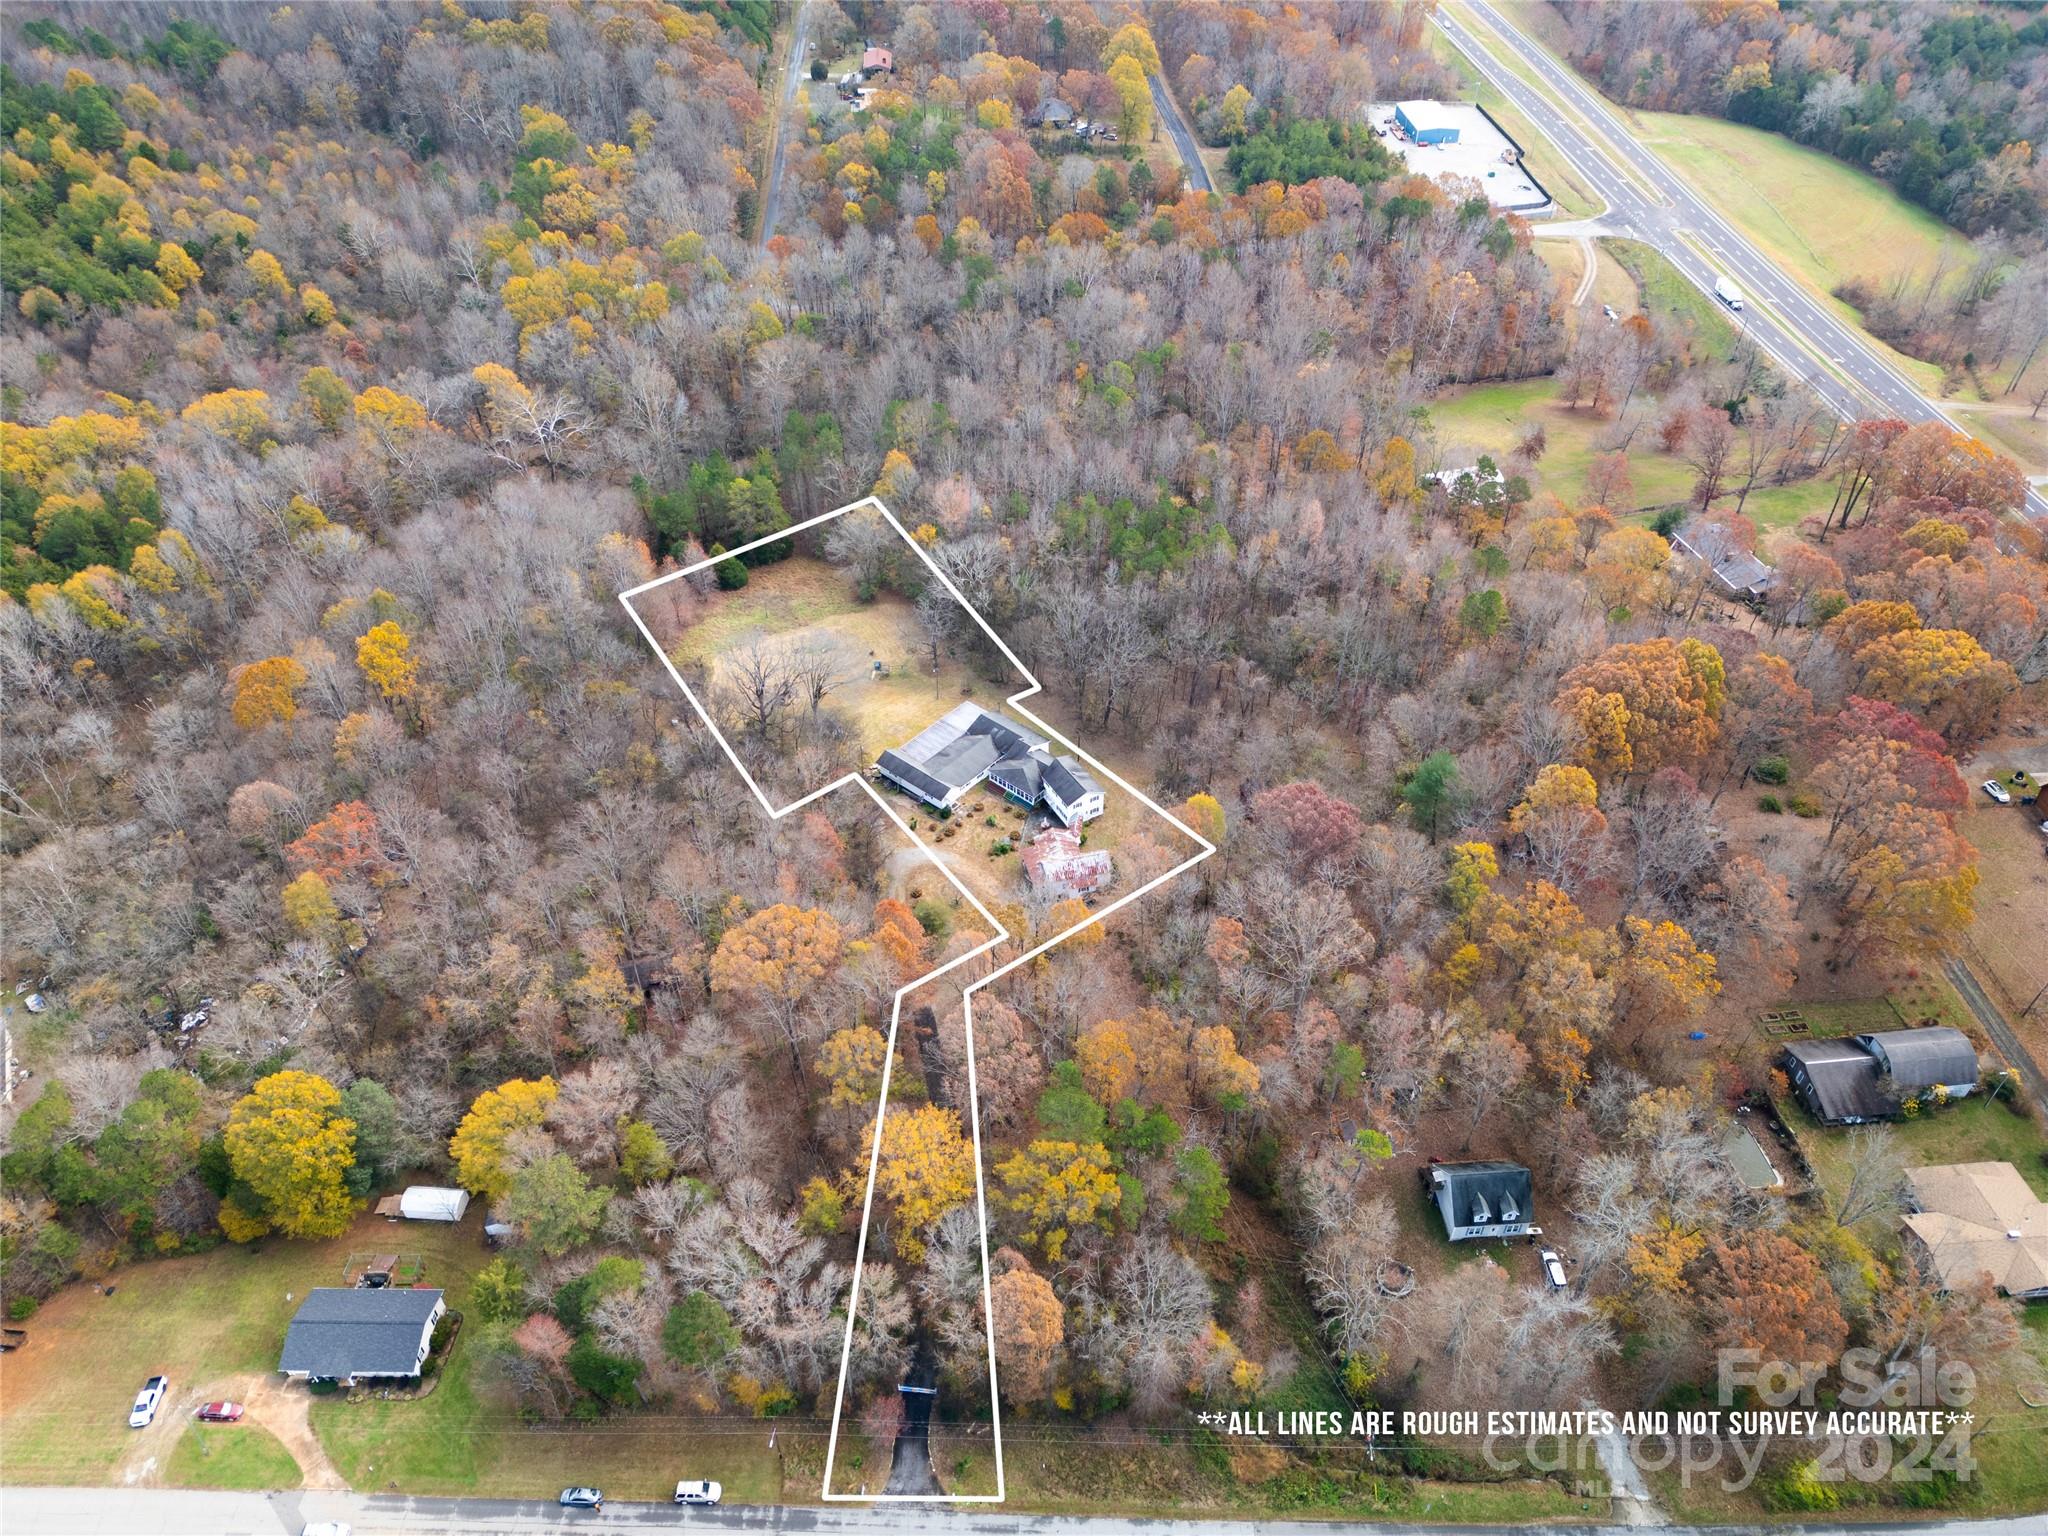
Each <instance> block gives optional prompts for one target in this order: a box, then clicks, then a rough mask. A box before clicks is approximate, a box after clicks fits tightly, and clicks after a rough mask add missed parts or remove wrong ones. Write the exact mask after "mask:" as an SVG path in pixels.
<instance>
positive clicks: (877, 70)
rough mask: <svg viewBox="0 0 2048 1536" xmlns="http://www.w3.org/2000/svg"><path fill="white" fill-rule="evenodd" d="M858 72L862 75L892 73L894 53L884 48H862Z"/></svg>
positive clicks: (893, 71)
mask: <svg viewBox="0 0 2048 1536" xmlns="http://www.w3.org/2000/svg"><path fill="white" fill-rule="evenodd" d="M860 72H861V73H862V74H863V75H890V74H894V73H895V72H896V55H895V54H893V53H891V52H890V51H889V50H888V49H886V48H868V49H864V50H863V51H862V53H861V56H860Z"/></svg>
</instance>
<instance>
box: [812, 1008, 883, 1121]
mask: <svg viewBox="0 0 2048 1536" xmlns="http://www.w3.org/2000/svg"><path fill="white" fill-rule="evenodd" d="M888 1059H889V1043H888V1041H887V1040H885V1039H884V1038H883V1037H882V1032H881V1031H880V1030H878V1029H876V1028H875V1027H874V1026H873V1025H869V1024H855V1025H852V1026H851V1027H849V1028H846V1029H842V1030H838V1031H836V1032H835V1033H833V1034H831V1035H828V1036H827V1037H826V1038H825V1044H824V1046H823V1047H822V1048H821V1049H820V1050H819V1052H818V1071H819V1072H820V1073H822V1074H823V1075H824V1078H825V1081H826V1082H828V1083H830V1084H831V1085H832V1092H831V1095H830V1097H829V1099H828V1101H827V1102H829V1103H832V1104H839V1105H850V1106H853V1107H856V1108H857V1107H859V1106H862V1105H866V1104H872V1103H873V1102H874V1101H875V1096H876V1095H877V1094H879V1093H880V1092H881V1091H882V1068H883V1066H884V1064H885V1063H886V1062H887V1061H888Z"/></svg>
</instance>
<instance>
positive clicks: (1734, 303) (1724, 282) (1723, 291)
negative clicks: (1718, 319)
mask: <svg viewBox="0 0 2048 1536" xmlns="http://www.w3.org/2000/svg"><path fill="white" fill-rule="evenodd" d="M1714 297H1715V298H1717V299H1719V300H1720V301H1721V302H1722V303H1723V304H1726V305H1727V306H1728V307H1729V308H1730V309H1740V308H1742V290H1741V289H1740V288H1738V287H1736V286H1735V285H1734V284H1733V283H1731V282H1729V281H1728V279H1727V278H1725V277H1722V278H1716V279H1715V280H1714Z"/></svg>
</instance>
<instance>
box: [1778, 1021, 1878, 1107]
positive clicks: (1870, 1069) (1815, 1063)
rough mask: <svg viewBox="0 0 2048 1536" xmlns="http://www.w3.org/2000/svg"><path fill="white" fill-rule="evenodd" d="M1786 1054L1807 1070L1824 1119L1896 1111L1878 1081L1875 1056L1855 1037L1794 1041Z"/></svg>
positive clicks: (1786, 1049)
mask: <svg viewBox="0 0 2048 1536" xmlns="http://www.w3.org/2000/svg"><path fill="white" fill-rule="evenodd" d="M1785 1054H1786V1056H1787V1057H1789V1058H1790V1059H1791V1060H1793V1061H1796V1062H1797V1063H1798V1064H1799V1065H1800V1066H1801V1067H1802V1068H1804V1069H1805V1072H1806V1081H1807V1083H1808V1085H1809V1086H1810V1087H1811V1089H1812V1091H1813V1097H1814V1101H1815V1102H1816V1103H1817V1104H1818V1105H1819V1106H1820V1114H1821V1118H1822V1119H1824V1120H1881V1119H1884V1118H1885V1117H1887V1116H1889V1115H1893V1114H1896V1113H1897V1112H1898V1105H1897V1103H1896V1102H1895V1101H1893V1100H1892V1099H1890V1098H1888V1097H1887V1096H1886V1095H1885V1092H1884V1090H1883V1088H1882V1087H1881V1086H1880V1084H1879V1081H1878V1070H1877V1058H1876V1057H1874V1056H1872V1055H1871V1054H1870V1052H1868V1051H1866V1050H1865V1049H1863V1047H1862V1045H1861V1044H1860V1043H1859V1042H1857V1041H1855V1040H1795V1041H1793V1042H1792V1043H1791V1044H1790V1045H1788V1046H1786V1047H1785Z"/></svg>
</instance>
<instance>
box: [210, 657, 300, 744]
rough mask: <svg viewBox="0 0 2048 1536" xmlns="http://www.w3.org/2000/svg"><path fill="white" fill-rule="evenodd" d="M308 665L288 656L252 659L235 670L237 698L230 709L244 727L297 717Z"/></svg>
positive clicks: (248, 728)
mask: <svg viewBox="0 0 2048 1536" xmlns="http://www.w3.org/2000/svg"><path fill="white" fill-rule="evenodd" d="M305 685H306V669H305V668H304V667H302V666H300V665H299V664H298V663H297V662H296V661H294V660H292V658H291V657H289V656H272V657H269V658H267V659H265V660H263V661H253V662H251V663H250V664H249V665H248V666H246V667H243V668H242V669H241V670H240V671H239V672H237V673H236V674H235V701H234V704H233V705H232V706H231V707H230V710H229V713H231V714H232V715H233V716H234V720H235V724H237V725H239V726H240V727H241V728H242V729H243V730H245V731H253V730H257V729H260V728H261V727H263V726H266V725H271V724H274V723H278V722H282V721H287V720H291V719H294V718H295V717H296V716H297V715H298V713H299V690H300V689H301V688H303V687H305Z"/></svg>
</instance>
